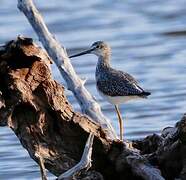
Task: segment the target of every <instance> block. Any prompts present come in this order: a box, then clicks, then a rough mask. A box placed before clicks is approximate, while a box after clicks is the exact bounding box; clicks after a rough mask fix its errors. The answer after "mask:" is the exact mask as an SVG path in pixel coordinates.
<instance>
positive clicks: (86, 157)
mask: <svg viewBox="0 0 186 180" xmlns="http://www.w3.org/2000/svg"><path fill="white" fill-rule="evenodd" d="M93 140H94V135H93V134H92V133H91V134H90V135H89V137H88V139H87V142H86V145H85V149H84V151H83V155H82V158H81V161H80V162H79V163H78V164H77V165H75V166H74V167H73V168H71V169H69V170H68V171H67V172H65V173H63V174H62V175H60V176H59V177H58V178H57V179H58V180H62V179H63V180H67V179H70V178H72V177H73V175H75V174H77V173H78V172H80V171H81V170H82V169H89V168H90V167H91V156H92V145H93Z"/></svg>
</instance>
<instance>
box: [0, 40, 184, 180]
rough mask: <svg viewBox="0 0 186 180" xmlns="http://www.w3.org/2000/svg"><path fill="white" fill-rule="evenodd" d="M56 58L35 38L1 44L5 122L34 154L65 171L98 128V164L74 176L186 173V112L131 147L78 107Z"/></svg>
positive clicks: (0, 121)
mask: <svg viewBox="0 0 186 180" xmlns="http://www.w3.org/2000/svg"><path fill="white" fill-rule="evenodd" d="M50 63H51V60H50V58H49V57H48V55H47V54H46V53H45V51H44V50H42V49H41V48H39V47H37V45H36V44H34V43H33V42H32V39H30V38H20V37H18V39H17V40H15V41H10V42H9V43H7V44H6V45H5V46H3V47H1V48H0V126H9V127H10V128H11V129H12V130H13V131H14V133H15V134H16V136H17V137H18V139H19V140H20V142H21V144H22V145H23V147H24V148H25V149H26V150H27V151H28V152H29V155H30V157H31V158H32V159H33V160H35V161H36V162H37V163H38V164H42V163H41V162H43V165H44V166H45V167H46V169H48V170H49V171H50V172H51V173H53V174H54V175H56V176H59V175H60V174H61V173H63V172H66V171H67V170H69V169H70V168H72V167H73V166H75V165H76V164H77V163H78V162H79V160H80V159H81V156H82V154H83V150H84V146H85V143H86V140H87V138H88V136H89V133H92V134H93V135H94V136H95V137H94V144H93V152H92V167H91V168H90V169H89V170H82V171H81V172H80V173H79V174H76V175H75V176H74V179H118V180H119V179H134V180H136V179H175V178H180V179H186V153H185V150H186V145H185V144H186V115H184V116H183V118H182V119H181V120H180V121H179V122H178V123H177V124H176V125H175V127H169V128H165V129H164V130H163V131H162V134H161V135H156V134H154V135H151V136H148V137H146V138H145V139H142V140H136V141H133V142H131V145H132V146H133V148H132V147H131V148H128V147H127V146H126V144H125V143H123V142H120V141H118V140H117V139H112V140H111V139H110V138H108V137H109V136H108V135H107V133H108V131H105V130H104V128H102V127H101V126H100V124H99V123H96V122H95V121H93V120H92V119H91V118H90V117H88V116H86V115H83V114H81V113H78V112H75V111H74V110H73V108H72V106H71V105H70V103H69V102H68V100H67V98H66V96H65V94H64V87H63V86H62V85H60V84H58V83H57V82H56V81H55V80H53V78H52V76H51V71H50Z"/></svg>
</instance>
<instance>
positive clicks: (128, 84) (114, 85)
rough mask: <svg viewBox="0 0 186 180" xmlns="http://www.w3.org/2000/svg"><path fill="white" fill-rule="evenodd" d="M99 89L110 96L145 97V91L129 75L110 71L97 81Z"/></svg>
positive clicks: (113, 70)
mask: <svg viewBox="0 0 186 180" xmlns="http://www.w3.org/2000/svg"><path fill="white" fill-rule="evenodd" d="M97 87H98V90H100V91H101V92H102V93H104V94H106V95H109V96H132V95H133V96H134V95H138V96H140V95H143V92H144V90H143V89H142V88H141V87H140V86H139V85H138V83H137V81H136V80H135V79H134V78H133V77H132V76H131V75H130V74H128V73H124V72H122V71H117V70H115V69H110V70H109V71H107V72H106V74H104V77H100V78H99V79H98V80H97Z"/></svg>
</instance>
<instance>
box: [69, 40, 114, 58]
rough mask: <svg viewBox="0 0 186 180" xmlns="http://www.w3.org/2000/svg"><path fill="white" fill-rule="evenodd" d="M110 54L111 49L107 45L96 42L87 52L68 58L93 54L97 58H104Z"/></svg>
mask: <svg viewBox="0 0 186 180" xmlns="http://www.w3.org/2000/svg"><path fill="white" fill-rule="evenodd" d="M110 53H111V49H110V46H109V45H108V44H107V43H105V42H103V41H96V42H94V43H93V44H92V45H91V46H90V48H88V49H87V50H85V51H83V52H80V53H78V54H75V55H72V56H70V58H73V57H77V56H81V55H84V54H95V55H96V56H98V57H100V56H103V57H105V56H108V55H110Z"/></svg>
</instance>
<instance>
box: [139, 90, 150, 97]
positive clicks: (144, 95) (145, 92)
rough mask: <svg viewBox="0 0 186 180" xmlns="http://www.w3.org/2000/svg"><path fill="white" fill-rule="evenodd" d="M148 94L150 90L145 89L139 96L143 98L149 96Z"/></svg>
mask: <svg viewBox="0 0 186 180" xmlns="http://www.w3.org/2000/svg"><path fill="white" fill-rule="evenodd" d="M149 95H151V93H150V92H147V91H143V92H142V93H141V96H142V97H143V98H147V96H149Z"/></svg>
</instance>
